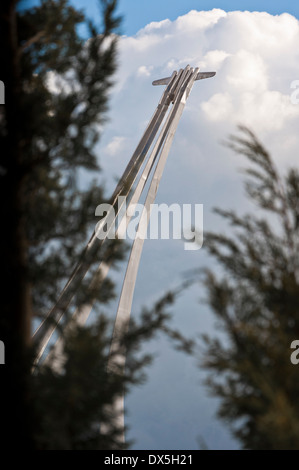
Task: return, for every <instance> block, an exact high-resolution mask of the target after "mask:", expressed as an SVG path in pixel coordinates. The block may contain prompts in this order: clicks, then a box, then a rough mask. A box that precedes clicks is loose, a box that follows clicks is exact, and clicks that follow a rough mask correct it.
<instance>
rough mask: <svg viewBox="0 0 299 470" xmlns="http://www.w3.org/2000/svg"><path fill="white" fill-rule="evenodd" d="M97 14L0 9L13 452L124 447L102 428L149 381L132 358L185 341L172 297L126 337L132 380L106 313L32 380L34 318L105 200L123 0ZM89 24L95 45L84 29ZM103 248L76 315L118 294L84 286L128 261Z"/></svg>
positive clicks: (65, 6) (3, 334)
mask: <svg viewBox="0 0 299 470" xmlns="http://www.w3.org/2000/svg"><path fill="white" fill-rule="evenodd" d="M100 7H101V12H102V13H101V15H100V16H99V19H100V20H101V26H100V27H96V26H95V25H94V23H93V22H92V21H89V20H87V19H86V18H85V16H84V14H83V13H82V12H80V11H78V10H76V9H75V8H74V7H73V6H72V5H71V4H70V2H69V1H68V0H41V2H40V5H39V6H37V7H34V8H29V9H26V10H22V9H18V2H17V1H16V0H4V1H2V2H1V4H0V42H1V48H0V64H1V76H0V80H2V81H3V82H4V84H5V105H0V148H1V162H0V195H1V209H0V218H1V219H0V220H1V224H2V225H1V228H2V230H1V243H0V259H1V288H2V289H1V315H0V339H1V340H2V341H4V343H5V348H6V364H5V367H4V368H3V367H2V369H1V373H3V380H2V381H1V390H2V392H3V398H2V401H1V405H3V406H4V407H5V410H6V413H3V414H2V416H1V427H2V430H3V431H4V434H5V435H4V438H5V439H4V440H3V439H2V440H1V444H2V445H3V446H4V445H5V446H6V447H7V448H10V447H12V448H18V449H21V448H24V449H26V450H28V449H43V450H47V449H68V450H76V449H101V448H105V449H110V448H116V447H118V446H119V442H118V439H117V433H118V430H117V429H116V428H114V429H113V428H112V429H111V432H110V433H109V434H107V433H106V434H105V435H101V433H100V424H109V422H113V420H114V419H115V416H112V415H111V412H108V411H107V410H108V409H109V408H108V407H107V405H109V404H111V403H112V402H113V400H114V398H115V396H117V395H118V394H119V393H120V391H121V390H123V389H125V390H129V388H130V387H131V386H132V385H134V384H135V383H137V382H139V381H141V380H143V378H144V376H143V367H144V366H145V365H146V364H148V363H149V362H150V358H149V357H147V356H145V357H143V356H140V355H138V358H137V357H136V353H137V352H138V351H139V349H140V346H141V343H142V341H144V340H146V339H149V338H151V337H152V336H153V335H154V333H155V332H157V331H159V330H164V331H166V332H167V333H168V334H170V335H172V336H173V337H174V338H175V339H176V340H178V341H179V343H180V341H181V339H182V338H180V335H179V334H177V333H176V332H172V331H171V330H169V329H168V327H167V322H168V320H169V316H168V315H166V314H165V313H164V308H165V305H166V304H168V303H171V302H172V296H167V295H166V297H165V299H163V301H162V302H160V303H158V304H157V305H156V306H155V307H154V308H153V309H152V311H151V312H144V314H143V316H142V318H141V323H138V322H137V323H136V322H135V323H134V322H132V324H131V329H130V332H129V334H128V335H126V337H124V338H122V340H121V347H123V346H122V345H123V344H125V347H126V349H127V351H128V361H127V369H126V372H125V375H124V376H122V375H118V374H115V375H109V376H108V375H107V373H106V360H107V352H108V349H109V348H108V346H109V343H110V339H111V325H110V323H109V321H108V320H107V318H106V317H104V316H100V317H99V319H98V320H97V322H96V323H95V324H94V325H92V326H90V327H88V328H87V327H86V328H78V327H75V326H74V327H73V328H69V329H68V330H65V329H62V330H61V331H60V333H61V334H63V335H64V352H63V364H62V365H61V368H60V370H57V369H55V368H53V363H50V364H48V365H46V366H40V367H38V368H37V369H35V373H34V374H32V364H33V358H34V347H33V345H32V342H31V335H32V331H31V330H32V323H33V320H34V319H42V318H43V317H44V316H45V315H46V313H47V311H48V310H49V308H51V307H52V306H53V304H55V302H56V301H57V298H58V296H59V293H60V291H61V289H62V288H63V286H64V285H65V283H66V281H67V280H68V278H69V276H70V275H71V272H72V270H73V267H74V265H76V263H77V261H78V260H79V259H80V257H81V256H82V250H83V249H84V246H85V244H86V242H87V241H88V239H89V237H90V235H91V233H92V232H93V230H94V227H95V223H96V222H98V221H97V220H95V216H94V213H95V208H96V207H97V205H99V204H100V203H102V202H104V201H105V197H104V191H103V188H102V187H100V186H99V185H98V183H97V181H96V179H94V180H93V179H92V177H93V176H94V175H97V173H98V172H99V165H98V159H97V156H96V153H95V144H96V143H97V141H98V139H99V136H100V130H101V128H102V126H103V123H104V122H105V119H106V116H107V109H108V108H107V104H108V92H109V90H110V89H111V86H112V84H113V74H114V72H115V69H116V50H117V49H116V48H117V32H118V27H119V23H120V20H119V18H118V17H117V16H116V8H117V3H116V0H102V1H100ZM83 24H85V26H86V27H87V31H88V32H87V33H86V34H87V36H88V40H86V39H84V38H82V37H81V36H80V34H79V31H80V29H79V27H80V26H81V25H83ZM105 245H107V246H106V248H105V249H102V248H98V249H97V250H96V251H94V252H93V253H92V254H93V258H92V259H88V260H86V263H87V265H88V266H89V264H91V274H90V275H87V277H86V279H85V280H84V282H83V283H82V284H81V283H80V285H75V286H74V292H73V293H74V299H73V303H72V304H71V307H72V308H74V307H79V306H80V305H81V304H82V303H84V302H86V301H87V300H88V297H87V293H88V295H90V296H91V298H94V296H95V295H96V296H97V297H96V300H97V304H96V306H97V309H98V311H99V309H100V306H101V305H102V304H103V303H107V302H108V301H109V299H111V298H112V297H113V295H114V291H113V287H114V286H113V284H112V282H111V281H109V280H106V281H105V282H104V283H102V284H101V289H97V292H95V291H88V289H87V286H88V285H89V282H90V278H91V275H92V272H93V269H94V268H96V267H97V265H98V264H99V261H100V260H102V259H105V260H107V261H109V262H110V261H111V262H112V263H113V264H115V263H116V262H117V261H119V260H121V259H122V258H123V254H124V251H125V247H124V245H123V244H120V243H118V242H117V241H113V240H112V241H109V243H107V244H105ZM70 312H71V309H70V311H69V312H68V313H70ZM66 331H67V334H66V333H65V332H66ZM182 344H183V345H184V343H182ZM187 346H188V344H187ZM126 445H128V443H127V444H126Z"/></svg>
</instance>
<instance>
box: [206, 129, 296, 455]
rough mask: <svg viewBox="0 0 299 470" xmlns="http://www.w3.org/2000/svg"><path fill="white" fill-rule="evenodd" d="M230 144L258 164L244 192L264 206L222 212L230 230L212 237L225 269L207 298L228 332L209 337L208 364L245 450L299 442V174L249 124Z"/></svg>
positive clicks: (209, 274) (222, 412) (223, 410)
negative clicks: (295, 356)
mask: <svg viewBox="0 0 299 470" xmlns="http://www.w3.org/2000/svg"><path fill="white" fill-rule="evenodd" d="M229 145H230V146H231V147H232V148H233V150H234V151H236V152H237V153H238V154H242V155H245V156H246V157H247V159H248V160H249V161H250V163H251V164H252V165H251V166H250V167H249V168H248V169H247V170H246V174H247V178H246V186H245V187H246V192H247V195H248V197H249V198H250V200H251V201H253V202H254V203H255V204H256V206H257V208H258V210H256V211H254V212H253V213H249V214H244V215H242V216H239V215H237V214H236V213H235V212H234V211H225V210H222V209H217V210H216V212H217V213H218V214H219V215H220V216H222V217H223V218H224V219H225V220H226V221H228V223H229V224H230V225H231V227H232V233H231V234H230V235H225V234H219V233H207V234H206V237H205V246H206V247H207V249H208V251H209V253H210V254H211V255H212V256H213V257H214V258H216V260H217V261H218V262H219V264H220V266H221V271H220V272H222V275H220V274H219V270H218V271H217V274H216V273H215V272H213V270H207V271H206V275H205V285H206V289H207V292H208V302H209V304H210V306H211V307H212V309H213V311H214V313H215V315H216V318H217V324H218V325H219V326H220V328H221V331H222V333H223V334H224V336H223V335H222V336H217V337H216V336H215V337H212V336H211V335H206V336H204V338H203V339H204V345H205V347H204V356H203V357H204V359H203V366H204V367H205V368H206V369H207V371H208V380H207V384H208V387H209V390H210V392H211V393H212V394H213V395H215V396H217V397H219V398H220V407H219V416H220V417H221V418H222V419H224V420H225V421H226V422H229V423H230V425H231V428H232V430H233V433H234V435H235V436H236V438H237V439H239V441H240V443H241V444H242V446H243V447H244V448H245V449H298V448H299V406H298V402H297V397H298V393H299V381H298V374H299V369H298V367H299V366H296V365H294V364H292V362H291V360H290V356H291V354H292V352H293V350H292V349H291V343H292V342H293V340H297V339H298V338H299V255H298V248H299V171H298V169H296V168H291V169H289V171H288V172H287V174H286V176H285V177H283V176H282V175H280V174H279V172H278V171H277V169H276V168H275V165H274V162H273V160H272V159H271V157H270V155H269V153H268V152H267V151H266V150H265V148H264V147H263V145H262V144H261V143H260V142H259V141H258V139H257V138H256V137H255V135H254V134H253V133H252V132H250V131H249V130H248V129H247V128H244V127H241V135H237V136H233V137H232V138H231V139H230V141H229Z"/></svg>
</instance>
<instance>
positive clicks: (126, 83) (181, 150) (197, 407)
mask: <svg viewBox="0 0 299 470" xmlns="http://www.w3.org/2000/svg"><path fill="white" fill-rule="evenodd" d="M73 3H74V4H75V5H77V6H80V7H81V6H84V2H83V0H82V1H81V0H73ZM240 9H241V10H242V11H240ZM244 10H248V11H244ZM255 10H258V11H255ZM119 11H120V12H121V13H122V14H123V16H124V20H123V24H122V28H121V31H122V34H123V36H122V37H121V39H120V41H119V54H118V62H119V66H118V70H117V73H116V76H115V86H114V89H113V93H112V95H111V101H110V111H109V121H108V123H107V125H106V126H105V129H104V131H103V135H102V139H101V143H100V145H99V147H98V153H99V159H100V164H101V167H102V169H103V172H102V174H101V175H99V182H102V181H105V184H106V187H107V191H108V192H112V190H113V187H114V185H115V179H116V178H118V177H119V176H120V175H121V174H122V171H123V170H124V168H125V166H126V164H127V162H128V161H129V159H130V156H131V155H132V153H133V151H134V149H135V147H136V145H137V143H138V141H139V138H140V137H141V135H142V133H143V131H144V129H145V126H146V124H147V122H148V120H149V118H150V117H151V115H152V113H153V111H154V109H155V107H156V105H157V102H158V100H159V98H160V96H161V93H162V92H163V89H162V87H153V86H152V85H151V83H152V81H153V80H155V79H157V78H162V77H164V76H169V75H171V73H172V71H173V70H177V69H179V68H184V67H185V66H186V65H187V64H190V65H191V66H193V67H196V66H198V67H200V69H201V70H202V71H216V72H217V74H216V76H215V77H214V78H212V79H209V80H204V81H199V82H196V83H195V85H194V87H193V89H192V92H191V95H190V96H189V99H188V102H187V106H186V108H185V110H184V113H183V116H182V118H181V121H180V124H179V127H178V130H177V133H176V136H175V139H174V142H173V146H172V149H171V152H170V155H169V158H168V162H167V165H166V168H165V173H164V175H163V179H162V182H161V184H160V188H159V192H158V195H157V199H156V202H157V203H162V202H165V203H168V204H170V203H178V204H184V203H190V204H196V203H198V204H203V206H204V229H209V230H210V229H212V230H219V231H223V230H225V227H223V225H222V221H221V220H219V219H218V217H216V216H215V215H214V214H213V213H212V208H213V207H214V206H220V207H222V208H234V209H236V210H238V211H239V212H242V211H245V210H247V209H249V208H250V207H249V205H248V202H247V201H246V199H245V198H244V192H243V187H242V178H241V175H240V171H239V170H240V168H242V167H244V161H243V160H242V159H240V158H238V157H237V156H236V155H234V154H232V153H231V152H230V151H229V150H228V149H226V148H225V147H224V146H223V145H222V144H221V142H222V141H223V140H225V139H226V138H227V137H228V135H229V134H231V133H235V132H236V126H237V125H238V124H245V125H247V126H249V127H250V128H251V129H252V130H253V131H255V132H256V134H257V135H258V137H259V138H260V140H261V141H262V142H263V143H264V144H265V146H266V147H267V148H268V150H269V151H270V152H271V154H272V156H273V158H274V160H275V162H276V164H277V166H278V167H279V168H280V169H281V170H282V171H284V170H285V169H286V168H287V167H288V166H289V165H295V164H297V160H298V140H299V138H298V122H299V104H297V105H296V104H295V101H299V100H298V98H299V93H297V94H296V89H294V88H292V84H293V82H295V81H296V80H298V81H299V67H298V64H299V48H298V44H299V20H298V18H299V5H298V3H295V2H291V1H276V2H275V1H274V2H273V1H272V2H270V1H259V2H257V1H245V2H242V6H241V4H240V2H236V1H226V0H223V1H219V2H209V1H200V2H199V1H195V0H188V1H184V2H182V1H179V0H172V1H171V0H159V1H158V0H152V1H151V2H137V1H136V0H135V1H134V0H120V2H119ZM87 13H89V14H91V15H93V16H94V14H95V2H93V1H90V2H88V8H87ZM298 83H299V82H298ZM293 86H294V84H293ZM292 93H293V95H292ZM292 96H293V98H297V100H296V99H293V100H292ZM292 101H293V102H292ZM208 263H210V260H209V259H208V258H207V255H206V254H205V252H204V249H202V250H199V251H194V252H193V251H190V252H188V251H185V250H184V248H183V243H182V242H181V241H180V240H164V241H157V240H146V242H145V244H144V250H143V255H142V260H141V264H140V269H139V275H138V281H137V284H136V290H135V297H134V303H133V315H137V314H138V312H139V311H140V309H141V306H142V305H147V306H150V305H151V304H152V302H153V301H154V300H156V299H157V298H159V296H160V295H162V294H163V293H164V292H165V291H166V290H167V289H168V288H169V287H173V286H175V285H178V284H179V283H180V282H181V280H182V278H183V276H184V273H185V272H186V271H188V270H190V269H194V268H199V267H203V266H205V265H207V264H208ZM123 275H124V271H123V272H121V271H120V272H119V273H118V274H117V275H115V279H117V280H120V279H122V276H123ZM204 295H205V294H204V292H203V291H202V288H201V287H200V286H199V285H196V286H194V287H192V288H190V289H189V290H188V291H187V292H186V293H185V294H184V295H182V296H181V297H180V299H179V301H178V302H177V304H176V305H175V307H174V309H173V315H174V324H175V325H176V326H177V327H178V328H180V329H181V330H182V331H183V332H184V333H186V334H194V332H195V333H204V332H209V333H212V334H213V333H214V332H215V325H214V322H213V316H212V314H211V312H210V311H209V309H208V308H207V307H206V306H205V305H204V303H203V299H204ZM116 306H117V305H116V304H115V305H112V306H111V308H110V311H114V310H113V309H116ZM148 350H151V351H152V352H154V353H155V354H157V359H156V361H155V363H154V365H153V366H152V367H151V369H150V370H149V374H148V380H147V382H146V383H145V384H144V385H142V386H140V387H138V388H137V389H136V390H134V391H133V393H132V394H131V395H130V396H129V397H128V398H127V400H126V407H127V410H128V413H129V416H128V423H129V425H130V428H131V429H130V431H129V433H128V437H129V438H132V439H135V445H134V448H136V449H197V448H198V447H199V444H198V440H199V439H200V438H204V440H205V442H206V444H207V446H208V447H209V448H210V449H235V448H238V443H237V442H235V441H234V439H233V438H232V437H231V436H230V433H229V431H228V430H227V428H226V427H225V426H224V425H223V424H222V423H220V422H219V421H217V419H216V418H215V411H216V408H217V400H216V399H214V398H213V399H212V398H210V397H208V394H207V390H206V389H205V387H204V385H203V383H202V381H203V378H204V374H203V372H202V371H200V370H199V369H198V368H197V367H196V362H195V360H192V359H190V358H187V357H184V356H182V355H180V354H179V353H176V352H174V351H173V350H172V348H171V346H170V344H169V343H168V342H167V341H166V340H165V339H163V338H159V339H158V340H156V341H154V342H153V343H152V344H151V345H150V346H149V347H148Z"/></svg>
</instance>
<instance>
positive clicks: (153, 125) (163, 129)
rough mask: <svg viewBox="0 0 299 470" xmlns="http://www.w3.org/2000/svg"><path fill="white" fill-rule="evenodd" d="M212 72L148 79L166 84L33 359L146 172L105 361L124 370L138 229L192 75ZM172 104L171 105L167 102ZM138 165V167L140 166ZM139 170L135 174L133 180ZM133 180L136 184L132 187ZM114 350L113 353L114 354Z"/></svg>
mask: <svg viewBox="0 0 299 470" xmlns="http://www.w3.org/2000/svg"><path fill="white" fill-rule="evenodd" d="M214 75H215V72H199V69H198V68H195V69H194V68H192V67H190V66H189V65H188V66H187V67H186V68H185V69H180V70H179V71H174V72H173V74H172V75H171V77H167V78H162V79H160V80H155V81H154V82H153V85H166V88H165V90H164V92H163V94H162V97H161V99H160V101H159V103H158V106H157V108H156V109H155V111H154V114H153V116H152V118H151V120H150V121H149V124H148V126H147V128H146V130H145V132H144V134H143V136H142V137H141V140H140V142H139V144H138V145H137V147H136V150H135V152H134V153H133V155H132V157H131V160H130V161H129V163H128V165H127V167H126V169H125V171H124V173H123V175H122V177H121V178H120V180H119V182H118V184H117V186H116V188H115V190H114V193H113V195H112V197H111V199H110V207H111V211H110V213H109V212H108V214H107V215H106V216H105V218H104V219H102V220H101V221H100V223H99V224H98V226H97V227H96V228H95V230H94V232H93V234H92V236H91V238H90V240H89V242H88V243H87V245H86V247H85V249H84V252H83V255H82V256H81V259H80V260H79V261H78V263H77V265H76V266H75V268H74V271H73V273H72V275H71V276H70V279H69V280H68V282H67V283H66V285H65V287H64V289H63V290H62V292H61V294H60V297H59V299H58V301H57V303H56V305H55V306H54V307H53V308H52V309H51V310H50V311H49V313H48V314H47V316H46V318H45V319H44V321H43V322H42V323H41V324H40V326H39V327H38V328H37V330H36V331H35V333H34V335H33V341H34V343H35V345H36V351H37V357H36V363H37V362H38V361H39V360H40V359H41V357H42V355H43V353H44V351H45V349H46V347H47V345H48V343H49V341H50V339H51V337H52V335H53V333H54V331H55V330H56V327H57V325H58V323H59V322H60V321H61V320H62V318H63V317H64V316H65V315H66V313H67V311H68V309H69V306H70V303H71V301H72V299H73V297H74V294H75V292H76V286H79V285H80V283H81V282H82V281H83V279H84V277H85V275H86V274H87V272H88V271H89V269H90V267H91V265H92V263H94V261H95V260H96V259H97V254H98V253H99V248H100V246H101V245H102V244H103V243H105V240H107V238H108V236H109V232H110V231H111V230H113V229H114V227H115V223H116V220H118V227H117V230H116V235H117V234H119V233H120V231H121V230H126V228H127V226H128V224H129V222H130V218H131V217H130V214H131V212H132V211H130V208H132V207H134V205H135V204H137V203H138V201H139V199H140V196H141V194H142V192H143V190H144V188H145V185H146V182H147V181H148V180H149V178H150V177H151V182H150V184H149V189H148V193H147V195H146V199H145V204H144V208H143V212H142V214H141V219H140V222H139V225H138V228H137V232H136V236H135V240H134V242H133V245H132V248H131V254H130V258H129V261H128V265H127V270H126V274H125V278H124V282H123V286H122V291H121V295H120V299H119V304H118V309H117V314H116V319H115V325H114V332H113V338H112V342H111V350H110V355H109V358H108V362H107V371H108V373H118V374H122V373H123V371H124V367H125V357H126V351H125V350H124V349H121V346H120V337H121V336H122V335H123V334H124V333H125V332H126V331H127V330H128V327H129V320H130V313H131V306H132V301H133V294H134V288H135V283H136V279H137V273H138V267H139V262H140V258H141V253H142V248H143V242H144V237H142V236H140V232H141V230H144V227H146V226H147V224H148V222H149V217H150V211H151V207H152V204H153V203H154V201H155V197H156V194H157V190H158V187H159V184H160V180H161V177H162V174H163V170H164V166H165V163H166V160H167V157H168V154H169V150H170V147H171V144H172V141H173V138H174V134H175V132H176V129H177V126H178V123H179V120H180V117H181V115H182V112H183V110H184V107H185V104H186V101H187V98H188V96H189V94H190V92H191V89H192V87H193V84H194V82H195V81H196V80H202V79H205V78H210V77H213V76H214ZM171 104H172V106H170V105H171ZM167 111H168V114H167ZM150 149H151V151H150ZM143 164H144V165H143ZM142 166H143V169H142V170H141V171H140V169H141V167H142ZM138 174H140V175H139V178H138V181H137V182H136V180H137V176H138ZM135 182H136V185H135V189H133V185H134V183H135ZM119 196H124V197H123V198H122V199H121V200H122V201H125V199H126V198H128V197H129V196H130V200H129V203H128V204H127V213H126V214H121V212H122V211H121V209H122V204H119V201H120V199H119ZM119 219H120V220H119ZM104 224H106V231H105V233H106V235H105V237H101V240H100V239H99V238H98V237H97V233H98V232H97V231H98V230H100V229H101V227H103V226H104ZM109 267H110V265H109V264H107V263H105V262H104V261H101V260H99V266H98V269H97V271H96V273H95V275H94V277H93V279H92V281H91V285H90V292H91V291H94V289H95V288H97V289H100V288H101V282H102V281H103V279H104V278H105V277H106V276H107V274H108V271H109ZM95 300H96V299H95V298H88V301H87V302H86V303H85V304H83V306H81V307H80V308H78V309H76V311H75V312H74V314H73V316H72V322H73V323H76V324H80V325H84V324H85V322H86V321H87V319H88V317H89V315H90V312H91V310H92V308H93V305H94V303H95ZM68 327H69V324H66V326H65V328H68ZM62 346H63V337H62V336H60V337H59V339H58V340H57V342H56V344H55V346H54V350H55V351H56V352H58V351H62ZM116 352H117V354H115V353H116ZM58 367H59V365H58ZM123 400H124V397H123V396H121V397H119V398H118V400H117V402H116V403H115V404H114V405H113V406H114V409H118V411H119V413H118V419H117V423H112V425H117V426H118V427H119V428H120V429H124V404H123ZM103 431H104V430H103ZM106 431H107V430H106ZM122 439H123V441H124V432H123V433H122Z"/></svg>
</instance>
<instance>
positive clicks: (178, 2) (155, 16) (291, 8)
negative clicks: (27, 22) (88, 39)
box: [27, 0, 299, 36]
mask: <svg viewBox="0 0 299 470" xmlns="http://www.w3.org/2000/svg"><path fill="white" fill-rule="evenodd" d="M27 3H28V4H38V3H39V0H27ZM72 3H73V4H74V5H76V7H78V8H82V9H84V10H85V11H86V12H87V13H88V15H89V16H90V17H92V18H97V17H98V11H99V10H98V1H97V0H88V1H86V0H72ZM118 5H119V6H118V11H119V13H120V14H121V15H122V17H123V22H122V26H121V34H124V35H128V36H131V35H133V34H136V33H137V31H139V30H140V29H141V28H143V27H144V26H145V25H147V24H148V23H150V22H152V21H161V20H164V19H166V18H168V19H170V20H175V19H176V18H177V17H178V16H181V15H184V14H186V13H188V12H189V11H190V10H198V11H200V10H211V9H213V8H220V9H223V10H225V11H233V10H241V11H244V10H248V11H266V12H268V13H271V14H272V15H279V14H281V13H283V12H287V13H290V14H292V15H294V16H296V17H297V18H299V2H297V1H294V0H285V1H282V0H279V1H271V0H267V1H257V0H254V1H250V0H245V1H242V2H240V1H233V0H229V1H228V0H218V1H216V0H215V1H210V0H151V1H144V0H143V1H140V0H139V1H138V0H119V2H118Z"/></svg>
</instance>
